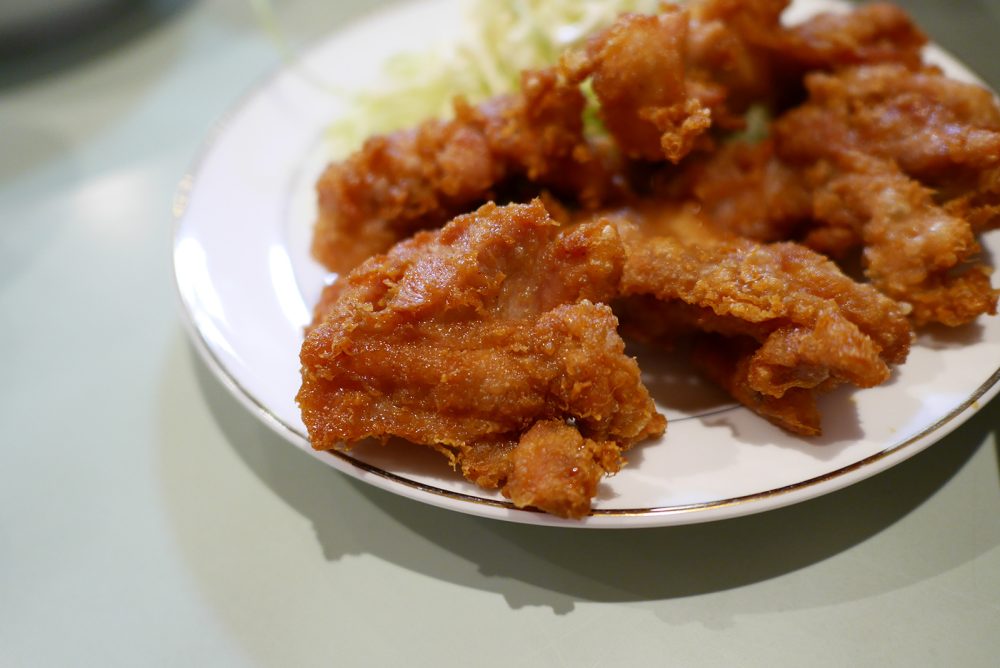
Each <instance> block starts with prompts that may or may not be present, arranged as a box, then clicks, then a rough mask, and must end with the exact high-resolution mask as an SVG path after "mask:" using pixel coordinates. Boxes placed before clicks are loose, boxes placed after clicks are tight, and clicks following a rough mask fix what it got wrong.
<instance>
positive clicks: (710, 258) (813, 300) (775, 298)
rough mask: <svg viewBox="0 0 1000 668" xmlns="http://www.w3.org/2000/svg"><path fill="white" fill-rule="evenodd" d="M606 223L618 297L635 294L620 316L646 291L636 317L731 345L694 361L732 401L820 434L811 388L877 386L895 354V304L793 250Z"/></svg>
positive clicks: (896, 360)
mask: <svg viewBox="0 0 1000 668" xmlns="http://www.w3.org/2000/svg"><path fill="white" fill-rule="evenodd" d="M617 224H618V225H619V229H620V231H621V233H622V235H623V238H624V239H625V241H626V249H627V259H626V263H625V269H624V272H623V274H622V282H621V294H622V295H623V296H625V297H626V298H629V299H634V298H635V296H640V297H642V298H644V299H645V300H646V301H645V302H638V303H637V302H635V301H632V302H626V303H625V309H624V315H623V317H626V318H627V317H628V315H629V314H630V313H635V312H636V311H637V310H639V309H640V308H641V307H642V305H643V304H645V305H646V307H647V308H648V307H649V306H650V302H649V301H648V299H649V297H652V298H655V300H657V302H660V303H662V304H663V306H662V308H661V307H657V306H656V305H655V303H654V304H653V305H652V308H654V309H656V310H655V312H654V314H652V315H647V316H645V317H647V318H650V319H652V318H654V317H657V316H659V317H662V318H665V319H666V321H667V322H669V323H670V324H669V325H667V326H666V327H665V328H669V327H673V328H676V329H677V330H679V331H684V330H688V331H690V330H691V329H696V330H700V331H704V332H710V333H717V334H723V335H725V338H724V339H722V340H724V341H726V342H727V344H726V345H729V343H731V342H737V343H735V344H734V345H736V346H737V347H740V350H741V351H742V352H741V353H740V354H739V355H735V354H733V355H730V354H729V353H726V354H723V353H718V354H715V355H712V354H709V353H705V352H703V353H702V354H701V355H700V356H699V357H700V358H702V359H705V360H709V362H708V366H709V373H710V376H712V377H713V378H714V379H716V381H717V382H719V383H720V384H721V385H722V386H723V387H724V388H725V389H727V390H728V391H729V392H730V393H731V394H732V395H733V396H734V398H736V399H737V400H739V401H741V402H742V403H744V404H746V405H747V406H748V407H749V408H751V409H752V410H755V411H758V412H760V413H761V415H763V416H764V417H766V418H768V419H771V420H773V421H775V422H777V423H778V424H780V425H781V426H782V427H784V428H786V429H789V430H790V431H794V432H796V433H800V434H803V435H811V434H816V433H819V429H820V425H819V421H818V418H819V413H818V411H816V409H815V405H814V400H815V393H816V392H819V391H826V390H828V389H830V388H832V387H834V386H836V385H838V384H840V383H843V382H850V383H852V384H854V385H856V386H858V387H872V386H874V385H878V384H880V383H882V382H884V381H885V380H886V379H887V378H888V377H889V373H890V365H891V364H900V363H902V362H903V361H904V360H905V359H906V355H907V353H908V351H909V345H910V339H911V336H912V334H911V330H910V325H909V323H908V321H907V319H906V315H905V313H904V311H903V308H902V307H901V306H899V305H898V304H896V303H895V302H894V301H892V300H891V299H889V298H887V297H885V296H883V295H882V294H880V293H879V292H878V291H877V290H875V289H874V288H873V287H871V286H869V285H865V284H859V283H855V282H854V281H853V280H851V279H850V278H848V277H847V276H845V275H844V274H843V273H841V272H840V270H839V269H837V267H836V266H835V265H834V264H833V263H832V262H831V261H830V260H828V259H827V258H825V257H823V256H821V255H819V254H817V253H815V252H813V251H811V250H809V249H807V248H805V247H803V246H800V245H798V244H794V243H787V242H786V243H775V244H759V243H756V242H753V241H751V240H749V239H742V238H737V237H727V236H723V235H718V236H717V237H716V238H715V239H714V240H713V239H711V238H710V237H708V236H706V235H707V234H710V233H706V235H702V236H700V238H696V239H695V240H694V241H691V242H689V241H688V240H686V239H685V238H684V237H670V236H652V237H651V236H647V235H645V234H643V232H642V231H641V229H640V228H639V227H635V226H633V227H631V228H630V227H628V226H626V225H622V224H621V223H620V222H618V223H617ZM620 313H621V311H620ZM661 333H662V332H661ZM740 341H751V342H753V344H754V345H753V346H750V345H749V344H747V343H738V342H740ZM789 393H791V397H790V398H789V399H787V400H785V399H784V398H785V397H786V395H789Z"/></svg>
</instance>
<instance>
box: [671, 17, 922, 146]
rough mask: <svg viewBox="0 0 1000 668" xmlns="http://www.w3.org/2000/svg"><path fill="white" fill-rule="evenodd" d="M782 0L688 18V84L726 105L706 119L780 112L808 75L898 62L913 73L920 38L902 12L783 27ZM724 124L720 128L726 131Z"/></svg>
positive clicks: (814, 20)
mask: <svg viewBox="0 0 1000 668" xmlns="http://www.w3.org/2000/svg"><path fill="white" fill-rule="evenodd" d="M789 4H790V3H789V0H696V1H694V2H690V3H687V5H686V7H687V9H688V11H689V12H690V16H691V21H690V30H689V32H690V34H689V38H688V51H687V67H688V72H689V75H690V77H691V78H694V79H696V80H700V81H711V82H713V83H714V84H715V85H716V86H717V87H719V88H720V89H721V91H722V93H723V95H724V97H725V103H724V104H722V105H720V104H718V103H717V104H715V105H713V106H712V107H711V108H712V112H713V120H714V121H717V120H718V117H719V116H720V112H723V110H724V113H723V114H722V115H724V116H728V117H733V116H736V115H739V114H742V113H743V112H745V111H746V110H747V109H748V108H749V107H750V106H751V105H753V104H763V105H765V106H767V107H769V108H771V109H772V110H775V111H780V110H782V109H784V108H786V107H788V106H790V105H792V104H796V103H797V102H798V99H797V98H798V97H799V96H801V94H802V93H801V79H802V77H803V75H804V74H805V73H806V72H807V71H810V70H827V71H829V70H836V69H840V68H842V67H845V66H848V65H858V64H865V63H880V62H897V63H901V64H903V65H905V66H908V67H918V66H919V64H920V57H921V48H922V47H923V45H924V44H925V43H926V41H927V39H926V36H925V35H924V34H923V33H922V32H921V31H920V30H919V28H917V27H916V25H915V24H914V23H913V21H912V20H911V19H910V17H909V16H908V15H907V14H906V12H904V11H903V10H902V9H900V8H898V7H896V6H894V5H891V4H888V3H873V4H870V5H865V6H862V7H858V8H855V9H854V10H853V11H851V12H849V13H846V14H845V13H823V14H818V15H816V16H814V17H812V18H810V19H808V20H806V21H804V22H802V23H799V24H797V25H793V26H790V27H789V26H785V25H783V24H782V22H781V17H782V15H783V14H784V12H785V10H786V9H787V7H788V5H789ZM728 126H729V124H727V127H728Z"/></svg>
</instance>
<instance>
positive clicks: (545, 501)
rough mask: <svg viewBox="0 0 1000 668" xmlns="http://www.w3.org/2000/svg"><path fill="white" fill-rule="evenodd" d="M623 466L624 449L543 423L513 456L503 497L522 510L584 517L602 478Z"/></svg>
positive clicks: (556, 424) (554, 422) (555, 422)
mask: <svg viewBox="0 0 1000 668" xmlns="http://www.w3.org/2000/svg"><path fill="white" fill-rule="evenodd" d="M621 465H622V456H621V448H620V447H619V446H618V445H617V444H616V443H615V442H614V441H594V440H591V439H589V438H584V437H583V436H581V435H580V432H579V431H578V430H577V428H576V427H574V426H572V425H568V424H566V423H565V422H563V421H561V420H543V421H540V422H536V423H535V425H534V426H533V427H532V428H531V429H529V430H528V431H527V432H525V433H524V435H523V436H522V437H521V440H520V442H519V443H518V445H517V447H516V448H514V449H513V450H512V451H511V453H510V474H509V478H508V479H507V484H506V485H504V488H503V493H504V495H505V496H507V497H508V498H510V500H511V501H513V502H514V505H515V506H517V507H518V508H525V507H528V506H533V507H535V508H541V509H543V510H545V511H547V512H550V513H552V514H553V515H559V516H560V517H583V516H585V515H586V514H587V513H589V512H590V500H591V499H593V498H594V496H595V495H596V494H597V486H598V484H599V483H600V482H601V478H603V477H604V476H605V475H607V474H608V473H616V472H617V471H618V470H619V469H620V468H621Z"/></svg>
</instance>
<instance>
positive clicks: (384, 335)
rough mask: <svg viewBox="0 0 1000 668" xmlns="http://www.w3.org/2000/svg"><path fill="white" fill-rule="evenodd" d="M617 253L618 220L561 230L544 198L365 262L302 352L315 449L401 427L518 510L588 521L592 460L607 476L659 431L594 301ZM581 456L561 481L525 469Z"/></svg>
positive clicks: (609, 317) (472, 218) (612, 284)
mask: <svg viewBox="0 0 1000 668" xmlns="http://www.w3.org/2000/svg"><path fill="white" fill-rule="evenodd" d="M623 262H624V251H623V248H622V244H621V241H620V239H619V237H618V234H617V232H616V230H615V228H614V227H613V226H611V225H608V224H606V223H601V222H594V223H590V224H583V225H579V226H573V227H569V228H565V229H561V228H560V227H559V225H558V224H557V223H555V222H554V221H552V220H551V219H550V218H549V217H548V215H547V213H546V211H545V209H544V207H543V206H542V204H541V203H540V202H538V201H535V202H533V203H531V204H527V205H509V206H506V207H497V206H495V205H493V204H489V205H486V206H484V207H482V208H481V209H479V210H478V211H477V212H475V213H472V214H468V215H465V216H460V217H458V218H456V219H455V220H453V221H451V222H450V223H448V224H447V225H446V226H445V227H444V228H442V229H441V230H438V231H436V232H421V233H418V234H417V235H416V236H415V237H414V238H413V239H411V240H408V241H405V242H402V243H400V244H398V245H396V246H395V247H394V248H393V249H392V250H391V251H390V252H389V253H388V254H387V255H381V256H376V257H373V258H371V259H369V260H368V261H366V262H365V263H364V264H362V265H361V266H360V267H358V268H357V269H355V270H354V271H353V272H351V274H350V275H348V276H347V278H346V279H345V280H346V285H343V286H340V287H338V288H336V290H337V291H338V292H339V295H338V296H337V297H336V299H335V300H333V301H332V302H327V303H326V305H325V308H326V309H327V311H326V313H325V315H324V317H323V318H322V321H321V322H320V324H318V325H317V326H315V327H314V328H313V329H312V330H311V331H310V332H309V334H308V336H307V337H306V340H305V343H304V344H303V347H302V353H301V360H302V375H303V384H302V388H301V390H300V392H299V395H298V401H299V405H300V407H301V409H302V417H303V422H304V423H305V424H306V426H307V428H308V430H309V436H310V440H311V442H312V444H313V447H315V448H317V449H330V448H334V447H337V446H338V445H339V444H341V443H347V444H351V443H355V442H357V441H359V440H361V439H364V438H368V437H375V438H379V439H385V438H387V437H389V436H400V437H402V438H405V439H408V440H410V441H412V442H414V443H419V444H424V445H428V446H431V447H433V448H435V449H437V450H439V451H440V452H442V453H443V454H445V455H446V456H447V457H448V458H449V459H450V461H451V462H452V465H453V466H458V467H460V468H461V469H462V471H463V473H464V474H465V475H466V477H468V478H469V479H470V480H472V481H473V482H476V483H477V484H480V485H483V486H489V487H500V488H501V491H504V493H506V494H508V495H511V496H512V498H513V500H514V501H515V503H516V504H520V505H523V504H525V503H530V504H531V505H535V506H537V507H540V508H542V509H544V510H548V511H549V512H554V513H557V514H564V515H567V516H574V517H577V516H580V515H582V514H585V512H586V511H587V510H589V499H590V498H591V496H592V495H593V488H594V484H595V483H594V480H593V479H594V477H595V474H594V471H595V470H596V469H594V468H593V467H595V466H596V467H598V468H600V469H601V471H606V472H613V471H615V470H617V466H618V465H619V464H618V459H617V454H616V453H620V452H621V451H623V450H625V449H627V448H628V447H630V446H631V445H632V444H634V443H635V442H637V441H639V440H642V439H644V438H647V437H649V436H655V435H658V434H660V433H662V431H663V429H664V426H665V420H664V419H663V418H662V416H660V415H659V414H657V413H656V411H655V408H654V406H653V402H652V400H651V399H650V397H649V394H648V392H647V391H646V389H645V388H644V387H643V385H642V383H641V380H640V378H639V369H638V366H637V365H636V363H635V360H633V359H631V358H629V357H627V356H625V354H624V343H623V341H622V340H621V338H620V337H619V336H618V334H617V332H616V327H617V321H616V319H615V317H614V315H613V314H612V312H611V309H610V308H609V307H607V306H605V305H604V304H601V303H597V302H603V301H608V300H609V299H610V298H611V297H612V296H613V295H614V293H615V292H616V290H617V285H618V280H619V277H620V274H621V271H622V265H623ZM549 422H554V423H558V424H564V425H572V427H567V428H566V429H556V428H555V427H554V426H553V425H546V424H544V423H549ZM540 423H543V426H540V427H538V431H537V432H534V433H532V432H533V429H532V428H533V427H536V425H538V424H540ZM522 447H523V448H524V449H523V450H522ZM580 448H583V450H580ZM612 451H613V452H612ZM569 453H576V454H575V455H572V456H570V454H569ZM586 453H591V459H592V462H593V463H592V464H590V463H588V464H587V465H586V466H585V467H584V469H581V471H584V472H582V473H579V474H576V473H573V472H572V471H571V470H570V471H567V472H566V473H565V475H563V476H562V477H563V479H564V482H562V483H559V484H555V483H553V484H549V485H548V486H539V485H538V484H536V483H533V482H531V480H532V479H533V478H534V474H533V473H532V472H531V471H529V470H526V468H525V467H527V468H531V467H542V468H544V469H546V470H549V471H551V470H561V469H560V467H562V466H563V464H564V463H565V462H567V461H573V462H577V463H575V464H573V466H579V462H581V461H584V460H585V459H586ZM609 453H611V454H609ZM613 454H614V455H616V456H612V455H613ZM570 468H571V469H572V466H571V467H570ZM515 469H516V472H515ZM598 477H599V476H598ZM511 480H513V481H514V483H515V484H514V487H513V488H512V490H507V485H508V483H509V481H511ZM518 481H520V482H518ZM529 490H534V491H529ZM584 497H586V499H587V503H586V504H584V503H583V502H582V501H581V499H583V498H584Z"/></svg>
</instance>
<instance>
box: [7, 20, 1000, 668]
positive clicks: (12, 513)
mask: <svg viewBox="0 0 1000 668" xmlns="http://www.w3.org/2000/svg"><path fill="white" fill-rule="evenodd" d="M274 4H275V5H276V8H277V16H278V20H279V22H280V24H281V26H282V29H283V31H284V32H285V34H286V35H287V36H288V37H289V39H291V41H292V42H293V43H294V44H300V43H303V42H306V41H308V40H310V39H314V38H316V37H318V36H320V35H322V34H323V33H325V32H328V31H330V30H332V29H334V28H335V27H336V26H337V25H338V24H340V23H341V22H343V21H346V20H349V19H350V18H351V17H352V16H356V15H358V14H360V13H361V12H362V11H364V9H365V7H366V6H367V5H368V3H364V2H360V1H355V2H343V1H337V2H329V1H328V2H319V1H315V0H314V1H312V2H308V1H306V0H295V1H288V2H283V1H281V0H274ZM998 5H1000V3H990V4H987V2H986V1H985V0H982V1H981V2H978V3H977V2H971V1H966V2H947V3H946V2H943V1H939V2H931V1H926V2H921V3H913V4H912V5H911V9H912V10H913V11H914V12H915V13H916V14H917V16H918V17H919V19H920V20H921V22H922V23H923V24H924V25H925V26H926V27H927V29H928V30H929V31H930V32H931V33H932V34H933V35H934V36H935V37H936V38H937V39H938V40H939V41H941V42H942V43H943V44H944V45H945V46H947V47H948V48H950V49H952V50H953V51H955V52H956V53H957V54H958V55H959V56H961V57H963V58H964V59H966V60H967V61H968V62H969V63H971V64H972V65H973V67H974V68H975V69H977V70H978V71H979V72H980V73H982V74H983V75H984V76H986V77H987V79H989V80H990V81H991V83H992V84H993V85H994V86H997V85H1000V41H998V38H997V35H1000V6H998ZM279 62H280V57H279V54H278V52H277V49H276V47H275V45H274V43H273V42H272V41H270V40H269V39H268V38H267V37H266V35H264V34H263V33H262V31H261V30H260V29H259V27H258V25H257V24H256V23H255V21H254V18H253V15H252V13H251V12H250V10H249V7H248V5H247V4H245V3H243V2H237V1H235V0H218V1H215V2H192V3H189V4H184V5H181V6H174V5H170V4H165V3H160V4H159V5H150V7H149V8H146V9H142V10H140V11H136V12H132V13H130V14H128V15H126V16H123V17H120V18H119V19H116V20H112V21H110V22H109V23H108V24H107V25H106V26H105V27H104V28H102V29H100V30H98V31H97V32H96V33H94V34H91V35H89V36H83V37H80V38H78V39H76V40H74V41H71V42H68V43H66V44H64V45H62V46H61V47H60V48H57V49H55V50H54V51H48V52H45V53H41V54H36V56H35V57H33V58H32V59H30V60H27V61H26V60H23V59H22V60H18V61H17V62H11V61H10V60H9V58H8V59H7V60H3V61H0V68H2V69H0V313H2V314H3V315H2V323H3V324H2V326H0V350H2V351H3V352H2V357H0V359H2V367H0V377H2V384H0V666H5V667H6V666H84V665H85V666H182V665H183V666H187V665H191V666H228V665H273V666H308V665H323V666H330V665H334V666H355V665H405V666H525V667H528V666H563V665H565V666H596V665H606V666H637V665H678V666H700V665H709V666H780V665H789V666H791V665H794V666H799V665H807V666H827V665H829V666H843V665H871V666H896V665H898V666H928V665H931V666H933V665H939V666H994V665H997V663H996V661H997V656H998V654H1000V484H998V478H1000V472H998V457H997V450H998V435H997V430H998V424H1000V419H998V418H1000V403H998V402H997V401H994V402H992V404H990V405H988V406H986V407H985V408H984V409H983V410H982V412H981V413H979V415H978V416H977V417H975V418H974V419H972V420H971V421H970V422H969V423H967V424H966V425H965V426H963V427H962V428H960V429H959V430H958V431H957V432H955V433H954V434H953V435H952V436H950V437H948V438H947V439H945V440H944V441H943V442H941V443H940V444H938V445H936V446H934V447H933V448H931V449H929V450H928V451H926V452H924V453H923V454H921V455H919V456H917V457H915V458H914V459H912V460H910V461H908V462H906V463H904V464H902V465H900V466H899V467H897V468H895V469H893V470H890V471H889V472H887V473H885V474H883V475H879V476H877V477H875V478H873V479H870V480H868V481H866V482H863V483H861V484H858V485H856V486H854V487H851V488H849V489H846V490H844V491H841V492H838V493H835V494H832V495H829V496H827V497H824V498H821V499H818V500H814V501H811V502H807V503H803V504H801V505H798V506H795V507H791V508H787V509H783V510H777V511H772V512H769V513H766V514H763V515H758V516H753V517H747V518H743V519H737V520H729V521H725V522H720V523H715V524H708V525H697V526H687V527H681V528H669V529H660V530H642V531H624V532H599V531H570V530H553V529H542V528H535V527H527V526H519V525H511V524H505V523H501V522H496V521H489V520H484V519H476V518H472V517H467V516H464V515H458V514H454V513H449V512H446V511H442V510H437V509H434V508H430V507H425V506H423V505H420V504H417V503H413V502H410V501H406V500H403V499H400V498H397V497H394V496H391V495H389V494H386V493H384V492H381V491H378V490H375V489H372V488H370V487H367V486H365V485H362V484H360V483H356V482H354V481H352V480H350V479H348V478H347V477H345V476H343V475H340V474H338V473H336V472H335V471H333V470H332V469H329V468H327V467H324V466H321V465H319V464H317V463H316V462H314V461H312V460H311V459H310V458H308V457H307V456H305V455H303V454H301V453H299V452H298V451H296V450H294V449H293V448H291V447H289V446H287V445H286V444H284V443H283V442H280V441H279V440H278V439H277V438H276V437H275V436H273V435H272V434H271V433H270V432H269V431H268V430H267V429H266V428H265V427H263V426H262V425H261V424H259V423H258V422H257V421H256V419H255V418H253V417H252V416H251V415H249V414H248V413H247V412H246V411H244V410H243V409H242V408H241V407H240V406H239V405H238V404H237V403H236V402H235V400H234V399H232V398H231V397H230V396H229V395H228V394H227V393H226V392H225V391H224V390H223V389H222V388H221V387H220V386H219V385H218V383H217V382H216V381H215V380H214V379H213V377H212V376H211V374H210V373H209V372H208V371H207V370H206V369H205V367H204V366H203V365H202V363H201V362H200V361H199V360H198V359H197V358H196V356H195V355H194V354H193V351H192V349H191V347H190V346H189V345H188V343H187V341H186V338H185V335H184V332H183V330H182V326H181V324H180V320H179V318H178V316H177V312H176V303H175V298H174V294H173V285H172V279H171V265H170V250H171V236H170V235H171V218H170V201H171V196H172V193H173V190H174V186H175V184H176V182H177V180H178V178H179V177H180V176H181V175H182V174H183V173H184V171H185V169H186V168H187V167H188V165H189V164H190V162H191V160H192V157H193V156H194V154H195V153H196V151H197V150H198V147H199V145H200V143H201V142H202V139H203V138H204V136H205V135H206V133H207V132H208V131H209V129H210V127H211V126H212V124H213V123H214V122H215V121H216V120H217V119H218V118H219V117H220V115H221V114H223V113H224V112H225V111H226V110H227V108H229V107H230V105H232V104H233V102H234V100H236V99H237V98H238V96H239V95H240V94H241V93H242V92H243V91H245V90H246V89H247V87H248V86H250V85H251V84H252V83H253V82H254V81H256V80H257V79H258V78H259V77H261V76H262V75H263V74H265V73H266V72H268V71H270V70H272V69H273V68H275V67H276V66H277V65H278V64H279Z"/></svg>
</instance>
